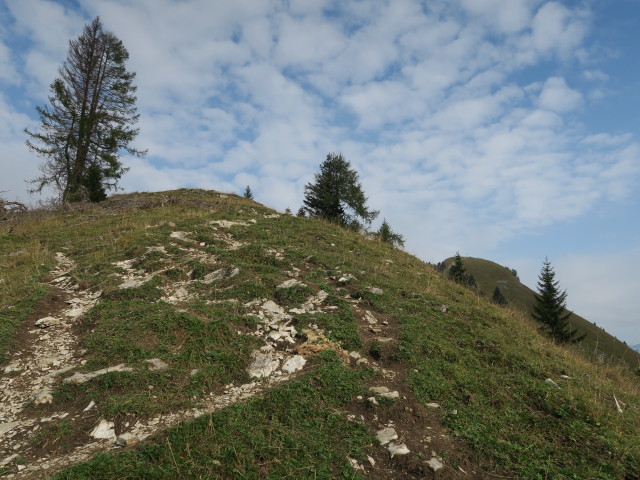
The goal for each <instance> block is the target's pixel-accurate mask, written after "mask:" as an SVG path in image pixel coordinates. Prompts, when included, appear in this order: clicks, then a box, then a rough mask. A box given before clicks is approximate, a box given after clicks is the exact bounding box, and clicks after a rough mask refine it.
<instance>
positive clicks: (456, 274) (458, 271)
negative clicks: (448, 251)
mask: <svg viewBox="0 0 640 480" xmlns="http://www.w3.org/2000/svg"><path fill="white" fill-rule="evenodd" d="M466 271H467V270H466V269H465V268H464V262H463V261H462V257H461V256H460V252H456V256H455V258H454V260H453V265H451V267H449V278H450V279H451V280H453V281H454V282H457V283H464V280H465V272H466Z"/></svg>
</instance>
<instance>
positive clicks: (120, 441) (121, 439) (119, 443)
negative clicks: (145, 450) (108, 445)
mask: <svg viewBox="0 0 640 480" xmlns="http://www.w3.org/2000/svg"><path fill="white" fill-rule="evenodd" d="M136 443H138V437H136V436H135V435H134V434H133V433H130V432H127V433H123V434H122V435H119V436H118V438H116V441H115V445H116V447H130V446H131V445H134V444H136Z"/></svg>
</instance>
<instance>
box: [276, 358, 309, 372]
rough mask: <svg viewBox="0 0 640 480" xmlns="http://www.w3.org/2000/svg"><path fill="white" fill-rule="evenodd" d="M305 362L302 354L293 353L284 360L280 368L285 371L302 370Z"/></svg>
mask: <svg viewBox="0 0 640 480" xmlns="http://www.w3.org/2000/svg"><path fill="white" fill-rule="evenodd" d="M306 363H307V361H306V360H305V359H304V357H303V356H302V355H294V356H293V357H291V358H289V359H287V360H286V361H285V362H284V364H283V365H282V370H284V371H285V372H287V373H293V372H297V371H298V370H302V368H303V367H304V365H305V364H306Z"/></svg>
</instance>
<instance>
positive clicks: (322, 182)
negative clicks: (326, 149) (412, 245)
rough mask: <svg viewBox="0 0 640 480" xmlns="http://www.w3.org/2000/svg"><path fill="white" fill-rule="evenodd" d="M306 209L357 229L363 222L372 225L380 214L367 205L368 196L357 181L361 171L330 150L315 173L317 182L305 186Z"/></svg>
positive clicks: (344, 225)
mask: <svg viewBox="0 0 640 480" xmlns="http://www.w3.org/2000/svg"><path fill="white" fill-rule="evenodd" d="M303 208H304V211H305V212H306V213H307V214H308V215H309V216H310V217H320V218H324V219H326V220H329V221H330V222H334V223H337V224H339V225H341V226H343V227H347V228H352V229H354V230H357V229H359V228H360V227H362V223H361V221H362V222H364V223H365V224H367V225H368V224H370V223H371V222H372V221H373V220H374V219H375V218H376V217H377V216H378V213H379V212H377V211H375V210H370V209H369V208H368V207H367V197H366V196H365V195H364V192H363V191H362V185H360V182H359V181H358V173H357V172H356V171H355V170H354V169H352V168H351V164H350V163H349V162H348V161H347V160H345V159H344V157H343V156H342V154H338V155H336V154H333V153H330V154H328V155H327V158H326V160H325V161H324V162H322V164H321V165H320V172H319V173H316V174H315V182H314V183H308V184H307V185H306V186H305V187H304V201H303Z"/></svg>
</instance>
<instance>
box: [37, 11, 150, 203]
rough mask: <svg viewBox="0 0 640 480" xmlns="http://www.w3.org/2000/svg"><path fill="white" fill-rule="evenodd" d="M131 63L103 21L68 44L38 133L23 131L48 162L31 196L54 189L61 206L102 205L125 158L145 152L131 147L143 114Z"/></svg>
mask: <svg viewBox="0 0 640 480" xmlns="http://www.w3.org/2000/svg"><path fill="white" fill-rule="evenodd" d="M128 58H129V54H128V52H127V50H126V49H125V47H124V45H123V44H122V42H121V41H120V40H119V39H118V38H117V37H116V36H115V35H113V34H112V33H110V32H105V31H103V28H102V23H101V22H100V18H99V17H96V18H95V19H94V20H93V21H92V22H91V23H90V24H88V25H85V27H84V30H83V32H82V34H81V35H80V36H79V37H78V38H77V39H75V40H71V41H70V42H69V52H68V54H67V60H66V62H65V63H64V64H63V66H62V67H60V69H59V75H60V76H59V77H58V78H56V79H55V80H54V81H53V83H52V84H51V87H50V88H51V91H50V95H49V104H48V105H45V106H43V107H36V111H37V112H38V115H39V117H40V128H39V130H38V131H35V132H32V131H30V130H28V129H25V133H26V134H27V135H28V136H29V139H28V140H27V142H26V144H27V147H28V148H29V149H30V150H31V151H33V152H35V153H36V154H38V155H39V156H41V157H44V158H45V159H46V160H45V162H44V163H43V164H42V165H41V166H40V170H41V172H42V175H41V176H39V177H37V178H35V179H34V180H31V181H30V183H32V184H35V185H36V186H35V188H34V189H32V190H31V192H41V191H42V189H43V188H44V187H45V186H48V185H52V186H53V187H54V188H55V189H56V190H57V191H58V193H59V195H60V198H61V199H62V200H63V201H69V202H75V201H81V200H92V201H99V200H101V199H104V198H106V194H105V193H104V192H105V190H107V189H115V188H116V185H117V181H118V180H119V179H120V177H121V176H122V174H123V173H125V172H126V171H127V168H125V167H124V166H123V165H122V163H121V162H120V160H119V158H120V156H121V153H122V152H123V151H124V152H127V153H129V154H131V155H137V156H142V155H144V154H145V153H146V152H143V151H140V150H136V149H135V148H133V147H131V146H130V143H131V142H132V141H133V140H134V139H135V137H136V136H137V135H138V129H136V128H133V125H135V124H136V123H137V121H138V118H139V115H138V114H137V113H136V106H135V103H136V97H135V95H134V94H135V91H136V87H135V86H134V85H133V80H134V78H135V73H132V72H128V71H127V70H126V68H125V63H126V61H127V60H128Z"/></svg>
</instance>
